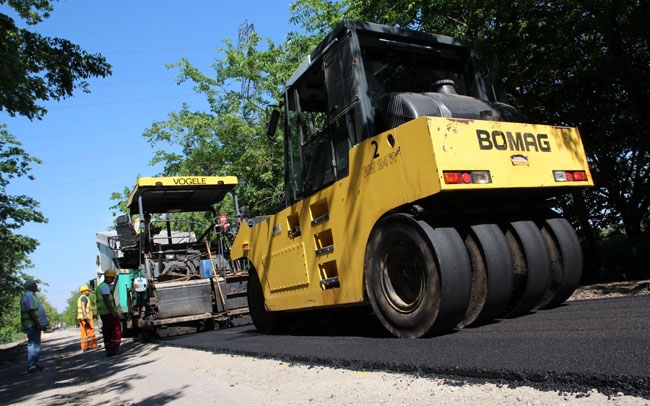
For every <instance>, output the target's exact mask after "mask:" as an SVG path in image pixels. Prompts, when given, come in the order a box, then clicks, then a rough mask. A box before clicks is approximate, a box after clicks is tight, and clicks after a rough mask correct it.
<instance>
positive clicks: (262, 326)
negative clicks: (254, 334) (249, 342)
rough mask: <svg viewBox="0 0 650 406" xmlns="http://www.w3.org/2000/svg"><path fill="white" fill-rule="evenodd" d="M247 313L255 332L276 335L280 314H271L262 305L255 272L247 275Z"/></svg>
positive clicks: (259, 284) (258, 280) (258, 282)
mask: <svg viewBox="0 0 650 406" xmlns="http://www.w3.org/2000/svg"><path fill="white" fill-rule="evenodd" d="M246 294H247V296H248V311H249V314H250V316H251V319H252V320H253V324H255V328H256V329H257V331H259V332H260V333H263V334H271V333H278V332H280V330H281V326H282V317H281V316H282V314H280V313H277V312H271V311H268V310H267V309H266V306H265V304H264V291H263V290H262V284H261V282H260V279H259V277H258V276H257V272H255V271H253V270H250V271H249V273H248V287H247V292H246Z"/></svg>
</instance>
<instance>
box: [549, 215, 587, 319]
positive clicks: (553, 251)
mask: <svg viewBox="0 0 650 406" xmlns="http://www.w3.org/2000/svg"><path fill="white" fill-rule="evenodd" d="M541 231H542V235H543V237H544V240H545V241H546V244H547V249H548V251H549V257H550V258H551V269H552V280H551V283H550V286H549V288H548V289H547V291H546V294H545V295H544V298H543V299H542V301H541V303H540V304H539V307H540V308H543V309H545V308H552V307H557V306H559V305H560V304H562V303H563V302H564V301H566V300H567V299H568V298H569V297H571V295H572V294H573V292H574V291H575V290H576V288H578V286H580V280H581V279H582V270H583V257H582V246H581V245H580V240H579V239H578V235H577V234H576V232H575V230H574V229H573V227H572V226H571V224H570V223H569V222H568V221H567V220H566V219H564V218H549V219H546V220H545V222H544V224H543V225H542V227H541Z"/></svg>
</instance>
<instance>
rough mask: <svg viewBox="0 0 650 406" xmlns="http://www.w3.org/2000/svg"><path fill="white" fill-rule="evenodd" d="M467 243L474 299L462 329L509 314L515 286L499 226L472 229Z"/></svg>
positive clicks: (508, 254) (473, 227)
mask: <svg viewBox="0 0 650 406" xmlns="http://www.w3.org/2000/svg"><path fill="white" fill-rule="evenodd" d="M464 240H465V247H466V248H467V251H468V253H469V257H470V261H471V264H472V295H471V300H470V304H469V306H468V308H467V312H466V313H465V316H464V317H463V321H462V322H461V324H460V325H461V326H468V325H474V326H476V325H481V324H485V323H488V322H491V321H493V320H494V319H495V318H497V317H499V316H500V315H502V314H503V313H504V312H505V311H506V308H507V306H508V303H509V302H510V298H511V296H512V290H513V285H514V276H513V273H512V257H511V255H510V250H509V248H508V244H507V242H506V240H505V237H504V235H503V233H502V232H501V229H500V228H499V226H497V225H496V224H475V225H472V226H471V227H470V229H469V231H468V232H467V235H466V236H465V239H464Z"/></svg>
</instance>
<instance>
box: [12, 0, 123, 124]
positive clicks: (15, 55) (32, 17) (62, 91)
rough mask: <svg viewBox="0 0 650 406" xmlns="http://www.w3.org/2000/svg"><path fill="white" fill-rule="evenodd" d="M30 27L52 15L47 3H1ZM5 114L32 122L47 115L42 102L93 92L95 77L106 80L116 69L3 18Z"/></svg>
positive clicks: (35, 0) (33, 0)
mask: <svg viewBox="0 0 650 406" xmlns="http://www.w3.org/2000/svg"><path fill="white" fill-rule="evenodd" d="M5 3H6V4H8V5H9V6H10V7H12V8H13V9H14V10H15V11H16V12H17V13H18V15H19V16H20V17H21V18H22V19H24V21H25V23H26V24H27V25H36V24H38V23H40V22H42V21H43V19H44V18H47V17H49V16H50V12H51V11H52V10H53V7H52V5H51V2H50V1H47V0H0V4H5ZM0 61H2V63H0V77H2V81H0V110H5V111H6V112H7V113H9V115H11V116H16V115H21V116H25V117H28V118H29V119H34V118H42V117H43V115H45V114H46V113H47V110H46V109H45V108H44V107H43V106H42V105H39V104H38V103H39V102H41V101H46V100H50V99H53V100H60V99H62V98H66V97H70V96H72V95H73V92H74V91H75V90H76V89H81V90H82V91H84V92H88V83H87V82H86V81H85V79H88V78H90V77H97V76H101V77H106V76H107V75H110V74H111V66H110V65H109V64H108V63H107V62H106V59H105V58H104V57H103V56H101V55H100V54H89V53H88V52H86V51H84V50H83V49H81V47H79V45H76V44H73V43H71V42H70V41H68V40H65V39H62V38H51V37H44V36H42V35H40V34H38V33H36V32H32V31H29V30H27V29H24V28H20V27H18V26H17V25H16V22H15V20H14V19H13V18H11V17H9V16H8V15H6V14H2V13H0Z"/></svg>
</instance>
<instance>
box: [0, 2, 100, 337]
mask: <svg viewBox="0 0 650 406" xmlns="http://www.w3.org/2000/svg"><path fill="white" fill-rule="evenodd" d="M5 4H7V5H8V6H9V7H11V8H13V9H14V10H15V12H16V13H17V14H18V16H20V18H22V19H24V20H25V23H26V24H27V25H30V26H33V25H35V24H38V23H39V22H41V21H42V20H43V19H44V18H47V17H49V13H50V12H51V11H52V6H51V2H50V1H48V0H0V5H5ZM110 73H111V67H110V65H109V64H108V63H107V62H106V60H105V59H104V57H102V56H101V55H99V54H96V55H90V54H88V53H87V52H85V51H83V50H81V49H80V48H79V46H78V45H75V44H72V43H70V42H69V41H67V40H64V39H61V38H49V37H43V36H41V35H39V34H37V33H34V32H31V31H28V30H26V29H23V28H19V27H18V26H17V25H16V22H15V21H14V19H13V18H11V17H9V16H8V15H6V14H3V13H0V78H2V79H1V80H0V111H1V110H5V111H7V113H9V115H10V116H16V115H22V116H25V117H28V118H29V119H34V118H37V119H40V118H42V117H43V115H45V113H46V109H45V108H44V107H43V106H40V105H39V104H38V103H39V102H40V101H46V100H50V99H54V100H60V99H61V98H66V97H70V96H72V94H73V92H74V90H76V89H79V88H80V89H81V90H82V91H88V84H87V83H86V82H85V81H84V79H87V78H89V77H93V76H101V77H105V76H106V75H110ZM20 145H21V144H20V143H19V142H18V141H17V140H16V139H15V138H14V137H13V136H12V135H11V134H10V133H9V132H8V131H7V127H6V125H5V124H0V240H1V241H2V244H1V246H0V306H1V307H0V308H3V309H7V308H9V307H8V306H10V304H12V302H13V301H15V300H16V297H17V295H19V294H20V292H21V290H22V280H24V279H26V278H29V275H27V274H26V270H27V269H29V268H30V267H31V263H30V260H29V254H30V253H32V252H33V251H34V250H35V249H36V247H37V245H38V241H36V240H35V239H33V238H31V237H28V236H24V235H20V234H18V230H20V229H21V227H23V226H24V225H25V224H27V223H30V222H34V223H46V222H47V219H46V218H45V217H44V216H43V214H42V213H41V212H40V211H38V207H39V204H38V202H37V201H35V200H34V199H32V198H30V197H28V196H25V195H9V194H8V193H7V186H8V185H9V183H10V181H11V180H12V179H14V178H17V177H27V178H29V179H32V177H31V175H29V171H30V170H31V168H30V165H31V164H35V163H40V161H39V160H38V159H37V158H33V157H31V156H30V155H29V154H28V153H27V152H26V151H25V150H23V149H22V148H20ZM7 314H8V313H7V312H2V313H0V326H4V325H5V324H6V323H8V317H9V316H8V315H7Z"/></svg>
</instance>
